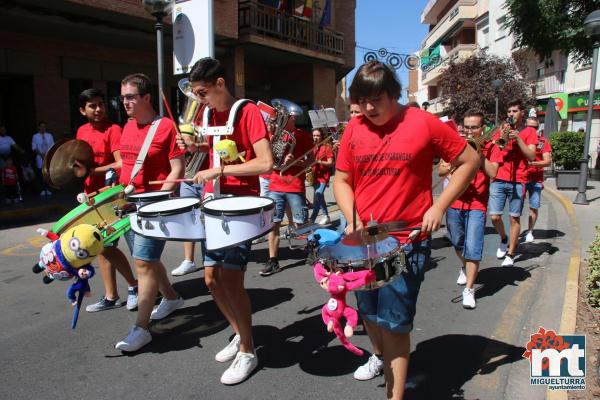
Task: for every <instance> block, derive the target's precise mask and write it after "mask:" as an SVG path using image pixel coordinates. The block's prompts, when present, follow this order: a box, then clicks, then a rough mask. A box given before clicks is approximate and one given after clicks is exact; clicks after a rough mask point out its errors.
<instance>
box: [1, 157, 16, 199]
mask: <svg viewBox="0 0 600 400" xmlns="http://www.w3.org/2000/svg"><path fill="white" fill-rule="evenodd" d="M1 172H2V186H3V187H4V202H5V203H6V204H11V203H14V204H17V203H18V202H19V196H20V194H19V173H18V171H17V167H15V165H14V164H13V159H12V157H10V156H9V157H6V158H5V159H4V167H3V168H2V169H1Z"/></svg>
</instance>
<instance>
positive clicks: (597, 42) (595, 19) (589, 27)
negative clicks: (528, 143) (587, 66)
mask: <svg viewBox="0 0 600 400" xmlns="http://www.w3.org/2000/svg"><path fill="white" fill-rule="evenodd" d="M583 30H584V31H585V34H586V35H587V36H589V37H590V38H591V39H592V41H593V43H594V56H593V61H592V79H591V82H590V95H589V98H588V112H587V122H586V126H585V142H584V145H583V155H582V156H581V161H580V162H581V164H580V167H579V188H578V190H577V196H576V197H575V201H573V203H574V204H583V205H587V204H589V202H588V200H587V197H586V190H587V175H588V160H589V157H590V155H589V147H590V136H591V134H592V112H593V106H594V90H595V87H596V70H597V69H598V47H600V10H596V11H593V12H592V13H591V14H590V15H588V16H587V18H586V19H585V21H584V23H583Z"/></svg>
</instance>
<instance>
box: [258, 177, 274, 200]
mask: <svg viewBox="0 0 600 400" xmlns="http://www.w3.org/2000/svg"><path fill="white" fill-rule="evenodd" d="M258 182H259V183H260V196H261V197H269V184H270V183H271V179H269V178H262V177H260V176H259V177H258Z"/></svg>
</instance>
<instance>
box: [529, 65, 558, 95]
mask: <svg viewBox="0 0 600 400" xmlns="http://www.w3.org/2000/svg"><path fill="white" fill-rule="evenodd" d="M563 75H564V71H557V72H555V73H553V74H547V75H546V76H545V77H543V78H541V79H538V80H536V81H535V95H536V96H543V95H546V94H553V93H560V92H564V91H565V83H564V80H563V79H562V78H563Z"/></svg>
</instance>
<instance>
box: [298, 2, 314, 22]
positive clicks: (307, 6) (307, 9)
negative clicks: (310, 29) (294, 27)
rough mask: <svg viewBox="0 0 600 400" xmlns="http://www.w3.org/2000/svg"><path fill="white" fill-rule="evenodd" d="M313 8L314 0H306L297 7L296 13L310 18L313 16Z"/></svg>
mask: <svg viewBox="0 0 600 400" xmlns="http://www.w3.org/2000/svg"><path fill="white" fill-rule="evenodd" d="M312 8H313V0H305V1H304V4H301V5H300V7H296V10H295V11H296V15H301V16H303V17H306V18H310V17H311V16H312Z"/></svg>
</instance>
